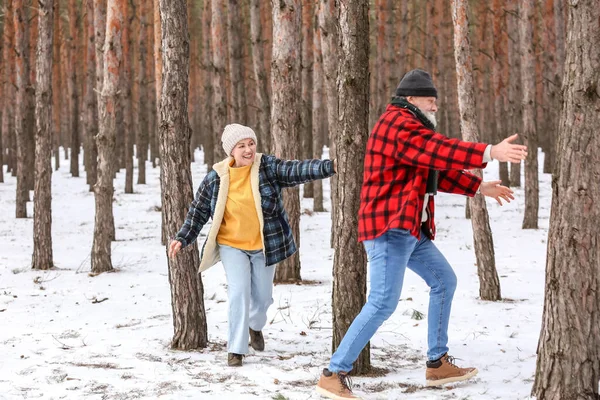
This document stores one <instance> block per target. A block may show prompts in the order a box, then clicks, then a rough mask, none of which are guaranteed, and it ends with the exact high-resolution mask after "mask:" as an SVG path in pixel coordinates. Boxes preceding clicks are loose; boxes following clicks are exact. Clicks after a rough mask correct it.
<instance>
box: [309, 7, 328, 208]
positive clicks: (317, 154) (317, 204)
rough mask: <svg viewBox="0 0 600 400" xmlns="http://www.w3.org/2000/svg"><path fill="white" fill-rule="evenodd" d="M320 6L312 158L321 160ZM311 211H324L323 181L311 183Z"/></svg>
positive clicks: (323, 116)
mask: <svg viewBox="0 0 600 400" xmlns="http://www.w3.org/2000/svg"><path fill="white" fill-rule="evenodd" d="M319 13H320V6H318V8H317V10H316V11H315V16H314V18H313V29H314V35H313V42H314V64H313V93H312V95H313V101H312V121H313V124H312V139H313V146H312V148H313V154H312V156H313V158H316V159H321V158H323V145H324V144H325V143H323V139H324V138H325V127H326V126H327V125H326V124H327V113H326V110H325V106H326V103H327V102H326V101H324V99H325V94H324V93H323V84H324V82H323V54H322V53H321V30H320V29H319V26H318V21H317V19H318V15H319ZM313 195H314V196H313V211H315V212H322V211H325V207H324V206H323V181H321V180H316V181H314V182H313Z"/></svg>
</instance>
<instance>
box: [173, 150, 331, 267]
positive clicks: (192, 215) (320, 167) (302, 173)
mask: <svg viewBox="0 0 600 400" xmlns="http://www.w3.org/2000/svg"><path fill="white" fill-rule="evenodd" d="M334 173H335V172H334V168H333V161H331V160H304V161H298V160H280V159H278V158H276V157H274V156H270V155H262V157H261V160H260V167H259V170H258V178H259V191H260V201H261V208H262V213H263V220H264V228H263V236H264V240H265V243H264V246H265V255H266V265H267V266H269V265H274V264H277V263H278V262H281V261H283V260H285V259H286V258H288V257H290V256H291V255H292V254H294V253H295V252H296V250H297V249H296V243H295V242H294V237H293V235H292V230H291V228H290V223H289V219H288V216H287V213H286V211H285V209H284V208H283V198H282V196H281V190H282V189H283V188H286V187H293V186H297V185H300V184H303V183H306V182H310V181H314V180H317V179H325V178H328V177H330V176H332V175H333V174H334ZM219 186H220V178H219V175H218V174H217V173H216V172H215V171H214V170H212V171H211V172H209V173H208V174H207V175H206V177H205V178H204V180H203V181H202V183H201V184H200V187H199V188H198V191H197V193H196V197H195V199H194V201H192V204H191V205H190V208H189V211H188V214H187V217H186V219H185V222H184V224H183V226H182V227H181V229H180V230H179V232H178V233H177V236H176V237H175V239H176V240H178V241H180V242H181V244H182V247H186V246H188V245H190V244H192V243H194V241H195V240H196V239H197V237H198V235H199V234H200V231H201V230H202V228H203V227H204V225H205V224H206V223H207V222H208V219H209V218H210V217H212V216H213V215H214V212H215V207H216V204H217V198H218V195H219ZM202 253H204V248H203V249H202ZM201 257H202V256H201Z"/></svg>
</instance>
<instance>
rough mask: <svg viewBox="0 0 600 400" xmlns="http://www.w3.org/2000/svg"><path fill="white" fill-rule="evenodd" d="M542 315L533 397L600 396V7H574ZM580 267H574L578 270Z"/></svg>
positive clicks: (570, 399) (590, 3)
mask: <svg viewBox="0 0 600 400" xmlns="http://www.w3.org/2000/svg"><path fill="white" fill-rule="evenodd" d="M569 13H570V15H569V22H568V36H567V43H566V46H565V47H566V49H567V60H566V63H565V70H566V71H568V73H565V76H564V78H565V81H564V83H563V89H564V93H563V94H564V101H563V105H562V110H561V115H560V125H559V132H560V134H559V135H558V147H557V154H558V155H559V157H558V159H557V163H556V171H555V175H554V176H555V178H554V180H553V182H552V215H551V217H550V232H549V235H548V252H547V261H546V292H545V298H544V314H543V318H542V329H541V334H540V340H539V344H538V351H537V353H538V358H537V370H536V374H535V383H534V385H533V393H532V394H533V395H535V396H537V397H536V398H537V399H538V400H579V399H581V400H583V399H589V400H595V399H598V398H600V390H599V388H598V381H599V380H600V291H599V290H598V288H599V287H600V263H599V262H598V260H599V259H600V247H599V246H598V243H600V233H599V231H598V221H599V220H600V208H598V207H597V206H593V205H594V204H597V203H598V202H599V201H600V182H599V180H598V176H599V175H600V158H599V157H598V155H599V154H600V137H599V136H598V133H597V127H598V125H599V124H600V114H599V113H598V109H599V108H600V96H598V87H597V86H596V83H595V82H597V80H598V65H600V49H599V48H598V43H599V42H600V8H599V7H598V4H597V1H595V0H583V1H579V2H578V3H577V5H575V4H574V3H570V7H569ZM574 266H576V268H574Z"/></svg>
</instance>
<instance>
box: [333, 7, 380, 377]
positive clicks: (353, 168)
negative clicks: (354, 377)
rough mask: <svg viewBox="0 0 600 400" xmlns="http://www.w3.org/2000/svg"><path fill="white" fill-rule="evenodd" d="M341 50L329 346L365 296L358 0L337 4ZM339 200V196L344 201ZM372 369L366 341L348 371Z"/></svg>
mask: <svg viewBox="0 0 600 400" xmlns="http://www.w3.org/2000/svg"><path fill="white" fill-rule="evenodd" d="M339 21H340V37H339V40H340V50H341V51H340V53H339V64H338V77H339V78H340V79H339V80H338V93H339V100H340V101H339V104H340V112H341V114H342V115H344V116H345V118H343V119H342V120H341V121H340V124H339V125H338V130H337V133H336V135H335V137H336V149H337V156H336V157H337V162H338V167H337V170H338V179H337V180H336V185H337V193H338V196H337V198H338V199H340V203H339V204H338V206H337V207H336V212H337V213H338V215H337V217H336V218H335V222H336V224H335V226H334V230H335V232H336V233H335V242H334V243H335V244H334V246H333V247H334V249H335V250H334V258H333V295H332V312H333V339H332V340H333V345H332V347H333V351H335V350H336V349H337V347H338V346H339V344H340V342H341V341H342V338H343V337H344V335H345V334H346V331H347V330H348V328H349V327H350V324H351V323H352V321H353V320H354V318H355V317H356V316H357V315H358V314H359V313H360V310H361V309H362V307H363V305H364V304H365V301H366V291H367V257H366V254H365V251H364V249H363V247H362V246H359V245H357V242H358V208H359V205H360V189H361V186H362V177H363V168H364V166H363V160H364V157H365V147H366V143H367V138H368V129H369V127H368V124H369V114H368V110H369V108H368V104H369V6H368V3H366V2H364V1H361V0H348V1H345V2H341V3H340V11H339ZM342 199H343V201H342ZM370 368H371V361H370V349H369V345H367V346H366V347H365V348H364V349H363V351H362V352H361V353H360V356H359V357H358V359H357V360H356V361H355V362H354V365H353V369H352V372H353V373H354V374H364V373H366V372H368V371H369V369H370Z"/></svg>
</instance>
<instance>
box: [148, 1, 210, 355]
mask: <svg viewBox="0 0 600 400" xmlns="http://www.w3.org/2000/svg"><path fill="white" fill-rule="evenodd" d="M160 17H161V31H162V43H163V44H164V46H163V54H162V56H163V58H162V63H163V66H164V70H163V82H162V83H163V86H162V96H161V98H160V123H159V141H160V154H161V157H162V158H161V168H160V178H161V181H162V186H161V187H162V196H161V197H162V204H163V210H164V214H165V220H166V227H167V230H168V231H169V233H170V234H171V235H172V236H174V235H175V233H176V232H177V231H178V229H179V226H180V223H181V221H182V220H183V219H184V218H185V212H186V208H187V205H188V204H189V200H190V199H192V198H193V196H194V194H193V191H192V174H191V170H190V156H189V140H190V136H189V130H190V126H189V122H188V105H187V102H188V87H189V74H188V69H189V54H190V53H189V52H190V47H189V43H190V39H189V33H188V24H187V7H186V1H185V0H160ZM199 264H200V260H199V257H198V247H197V245H196V244H193V245H191V246H190V249H186V250H185V251H182V252H181V253H180V254H179V255H178V256H177V258H176V259H170V258H168V267H169V283H170V285H171V305H172V308H173V327H174V336H173V340H172V341H171V347H172V348H174V349H180V350H190V349H198V348H204V347H206V345H207V343H208V335H207V327H206V314H205V311H204V300H203V297H204V289H203V287H202V280H201V278H200V274H198V273H197V268H198V265H199Z"/></svg>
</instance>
